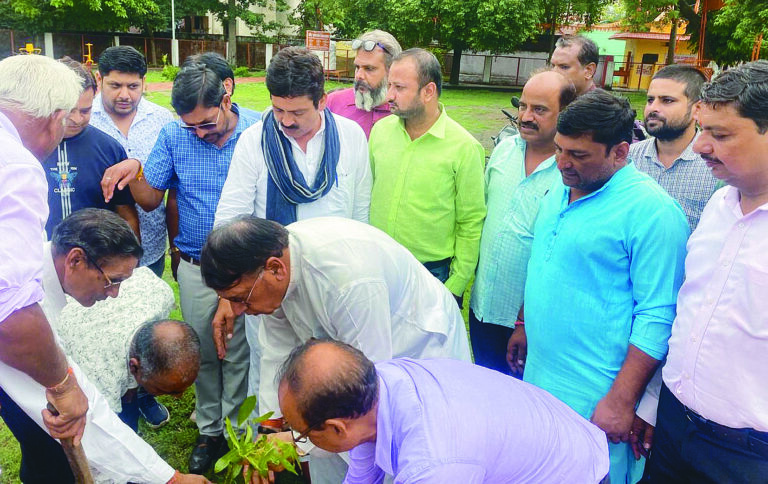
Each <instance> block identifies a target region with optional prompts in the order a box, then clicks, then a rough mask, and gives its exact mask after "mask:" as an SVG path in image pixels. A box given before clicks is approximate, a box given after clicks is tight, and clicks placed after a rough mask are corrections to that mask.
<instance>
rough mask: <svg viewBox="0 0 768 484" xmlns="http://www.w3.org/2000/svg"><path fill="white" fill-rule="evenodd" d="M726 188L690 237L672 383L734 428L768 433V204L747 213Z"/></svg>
mask: <svg viewBox="0 0 768 484" xmlns="http://www.w3.org/2000/svg"><path fill="white" fill-rule="evenodd" d="M739 198H740V197H739V191H738V190H737V189H736V188H734V187H731V186H726V187H724V188H721V189H720V190H718V191H717V192H715V194H714V195H712V198H711V199H710V201H709V203H708V204H707V206H706V207H705V208H704V212H703V213H702V215H701V220H700V221H699V225H698V227H697V228H696V230H695V231H694V232H693V235H691V238H690V239H689V240H688V256H687V257H686V259H685V282H684V283H683V287H682V288H680V293H679V294H678V298H677V318H676V319H675V323H674V324H673V325H672V337H671V338H670V339H669V355H668V356H667V364H666V366H664V370H663V372H662V374H663V376H664V383H666V385H667V387H669V389H670V390H671V391H672V393H673V394H674V395H675V397H677V399H678V400H680V402H681V403H682V404H683V405H685V406H686V407H688V408H690V409H692V410H693V411H695V412H696V413H698V414H699V415H701V416H703V417H704V418H707V419H709V420H714V421H715V422H717V423H719V424H722V425H726V426H728V427H733V428H742V427H748V428H753V429H756V430H759V431H763V432H766V431H768V405H766V402H768V386H766V384H765V383H766V377H765V369H766V367H768V351H766V348H768V297H766V296H767V295H768V258H766V253H767V252H768V238H766V234H768V204H765V205H762V206H761V207H758V208H757V209H756V210H754V211H753V212H751V213H748V214H746V215H744V214H743V213H742V211H741V206H740V202H739Z"/></svg>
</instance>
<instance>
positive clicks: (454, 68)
mask: <svg viewBox="0 0 768 484" xmlns="http://www.w3.org/2000/svg"><path fill="white" fill-rule="evenodd" d="M463 50H464V49H463V47H461V46H458V47H454V48H453V61H452V62H451V77H450V80H449V81H448V82H449V83H451V84H453V85H455V86H458V85H459V73H460V72H461V53H462V52H463Z"/></svg>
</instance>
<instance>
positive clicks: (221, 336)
mask: <svg viewBox="0 0 768 484" xmlns="http://www.w3.org/2000/svg"><path fill="white" fill-rule="evenodd" d="M211 326H213V343H214V344H215V345H216V353H217V354H218V356H219V359H220V360H223V359H224V357H225V356H227V342H228V341H229V340H231V339H232V334H233V332H234V328H235V313H234V311H232V305H231V304H230V302H229V301H227V300H226V299H224V298H221V299H219V308H218V309H217V310H216V314H214V315H213V321H211Z"/></svg>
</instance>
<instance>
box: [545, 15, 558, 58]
mask: <svg viewBox="0 0 768 484" xmlns="http://www.w3.org/2000/svg"><path fill="white" fill-rule="evenodd" d="M557 7H558V3H557V2H554V3H553V4H552V19H551V21H550V22H549V34H550V35H549V57H548V58H547V61H549V60H550V59H552V53H553V52H554V51H555V37H556V35H557V16H558V13H557Z"/></svg>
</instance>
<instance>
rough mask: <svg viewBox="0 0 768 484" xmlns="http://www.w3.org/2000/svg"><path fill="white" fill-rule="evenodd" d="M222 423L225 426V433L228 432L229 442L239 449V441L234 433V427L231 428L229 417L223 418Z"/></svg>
mask: <svg viewBox="0 0 768 484" xmlns="http://www.w3.org/2000/svg"><path fill="white" fill-rule="evenodd" d="M224 425H225V426H226V428H227V434H229V442H230V443H231V444H233V445H234V446H235V448H237V449H240V442H239V441H238V440H237V434H236V433H235V429H233V428H232V422H231V421H230V420H229V417H226V418H225V419H224Z"/></svg>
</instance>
